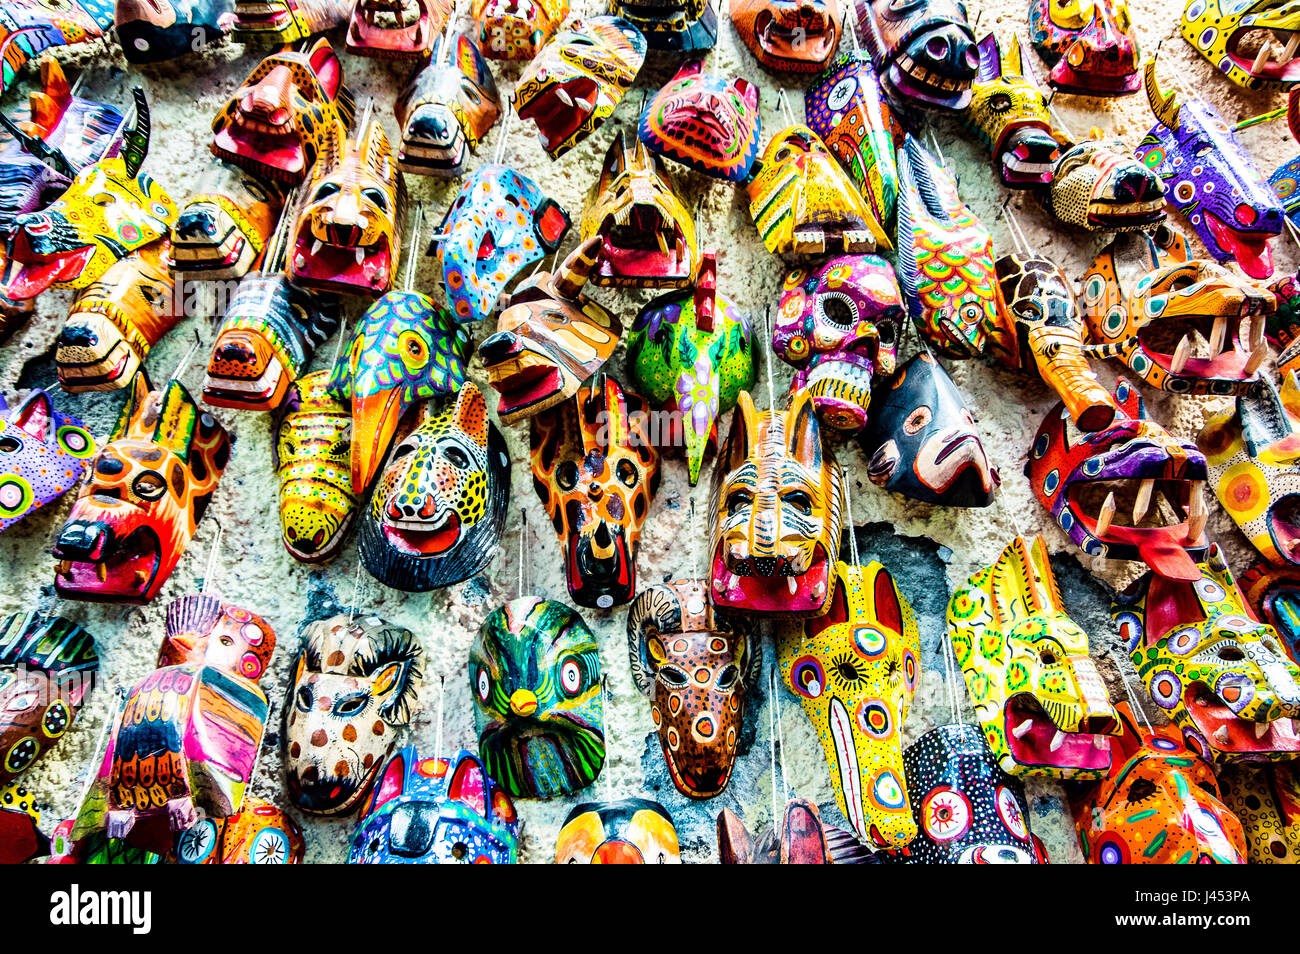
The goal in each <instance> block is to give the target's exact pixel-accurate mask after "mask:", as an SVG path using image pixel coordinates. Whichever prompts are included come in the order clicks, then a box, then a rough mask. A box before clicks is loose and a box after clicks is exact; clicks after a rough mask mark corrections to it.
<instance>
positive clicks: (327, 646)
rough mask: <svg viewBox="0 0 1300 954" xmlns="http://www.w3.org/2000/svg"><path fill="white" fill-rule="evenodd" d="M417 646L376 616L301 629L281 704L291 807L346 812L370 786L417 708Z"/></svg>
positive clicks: (420, 675)
mask: <svg viewBox="0 0 1300 954" xmlns="http://www.w3.org/2000/svg"><path fill="white" fill-rule="evenodd" d="M423 679H424V649H423V648H422V647H421V646H420V641H419V640H418V639H416V637H415V634H414V633H412V632H411V631H410V630H409V629H406V628H405V627H402V626H398V625H397V624H395V623H389V622H386V621H385V620H382V619H380V618H379V617H378V616H364V615H362V614H359V613H358V614H356V615H355V616H353V615H351V614H349V615H341V616H334V617H332V618H330V619H323V620H318V621H316V622H314V623H312V624H311V625H310V626H308V627H307V631H306V633H305V634H304V643H303V648H302V651H301V652H299V653H298V661H297V662H296V663H295V664H294V675H293V685H292V686H291V687H290V690H289V697H288V699H286V700H285V704H284V754H285V765H284V771H285V780H286V782H287V783H288V787H289V797H290V798H291V799H292V801H293V804H294V806H295V807H297V808H299V809H300V810H302V811H304V812H308V813H310V814H312V815H343V814H346V813H347V812H350V811H351V810H352V809H353V808H355V807H356V805H357V804H358V803H359V802H360V800H361V798H362V797H363V796H364V795H365V794H366V792H368V791H369V790H370V786H371V783H372V782H374V780H375V779H376V778H377V777H378V776H379V772H380V770H381V769H382V768H383V766H384V762H385V761H386V760H387V759H388V756H389V755H390V754H391V753H392V751H393V748H394V747H395V746H396V745H397V736H398V734H399V733H400V732H401V730H402V728H403V727H404V726H405V725H407V723H409V722H410V721H411V718H412V717H413V716H414V715H415V714H416V713H417V712H418V711H419V709H420V687H421V685H422V684H423Z"/></svg>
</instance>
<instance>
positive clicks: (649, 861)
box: [555, 798, 682, 865]
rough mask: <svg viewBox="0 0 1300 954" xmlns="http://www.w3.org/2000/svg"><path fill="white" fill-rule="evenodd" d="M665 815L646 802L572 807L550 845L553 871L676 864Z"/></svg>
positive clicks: (659, 807)
mask: <svg viewBox="0 0 1300 954" xmlns="http://www.w3.org/2000/svg"><path fill="white" fill-rule="evenodd" d="M681 861H682V858H681V853H680V851H679V849H678V847H677V829H676V828H674V827H673V819H672V816H671V815H669V814H668V809H666V808H664V807H663V806H662V805H660V804H659V803H658V802H652V801H650V800H649V799H648V798H620V799H618V800H617V801H609V802H583V803H582V804H579V805H575V806H573V809H572V810H571V811H570V812H569V814H568V816H567V817H566V818H565V819H564V826H563V827H562V828H561V829H560V834H559V836H558V837H557V838H556V840H555V863H556V864H557V865H570V864H580V865H585V864H592V865H676V864H681Z"/></svg>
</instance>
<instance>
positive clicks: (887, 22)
mask: <svg viewBox="0 0 1300 954" xmlns="http://www.w3.org/2000/svg"><path fill="white" fill-rule="evenodd" d="M855 5H856V13H857V17H858V22H859V23H860V24H861V25H862V31H863V33H864V35H865V39H866V47H867V49H868V50H870V51H871V59H872V61H873V62H874V63H875V66H876V72H877V73H878V74H880V80H881V87H882V88H883V89H884V91H885V94H886V95H887V96H889V98H890V100H891V101H892V102H893V103H894V104H895V105H898V106H903V107H911V106H921V107H923V108H927V109H938V110H950V111H953V112H957V111H959V110H962V109H965V108H966V106H967V104H968V103H969V102H970V87H971V83H972V82H973V81H974V79H975V74H976V70H978V68H979V53H978V52H977V51H976V49H975V33H974V31H972V30H971V28H970V23H969V21H968V18H967V16H966V5H965V4H964V3H962V2H961V0H901V2H899V0H855Z"/></svg>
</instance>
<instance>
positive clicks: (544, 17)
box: [470, 0, 569, 61]
mask: <svg viewBox="0 0 1300 954" xmlns="http://www.w3.org/2000/svg"><path fill="white" fill-rule="evenodd" d="M568 15H569V0H474V3H473V5H472V6H471V8H470V16H471V17H473V19H474V22H475V23H477V24H478V45H479V48H480V49H482V50H483V55H484V56H488V57H491V58H492V59H494V60H525V61H527V60H531V59H532V58H533V57H534V56H536V55H537V53H538V51H540V50H541V48H542V47H543V46H544V45H545V44H546V41H547V40H549V39H550V38H551V34H553V33H554V32H555V28H556V27H558V26H559V25H560V24H561V23H563V22H564V18H565V17H567V16H568Z"/></svg>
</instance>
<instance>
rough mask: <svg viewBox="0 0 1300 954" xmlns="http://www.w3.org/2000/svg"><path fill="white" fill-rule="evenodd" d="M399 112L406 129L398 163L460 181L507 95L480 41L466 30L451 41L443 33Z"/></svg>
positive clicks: (404, 93)
mask: <svg viewBox="0 0 1300 954" xmlns="http://www.w3.org/2000/svg"><path fill="white" fill-rule="evenodd" d="M394 111H395V112H396V114H397V124H398V126H400V127H401V130H402V141H401V144H400V145H399V147H398V150H397V167H398V168H399V169H401V170H402V171H403V172H409V173H413V174H416V175H426V176H436V177H437V178H440V179H454V178H456V177H457V176H459V175H461V174H462V173H463V172H464V171H465V167H466V165H467V164H468V162H469V152H470V150H471V149H477V148H478V144H479V142H480V141H481V140H482V139H483V137H484V136H486V135H487V133H488V130H489V129H491V128H492V124H493V123H495V122H496V121H497V117H498V116H500V115H501V98H500V95H499V94H498V93H497V83H496V80H495V79H494V78H493V77H492V71H491V70H490V69H488V65H487V62H486V61H485V60H484V59H483V54H482V53H480V52H479V50H478V47H477V46H475V45H474V41H473V40H471V39H470V38H469V37H467V36H463V35H460V34H457V35H455V36H454V37H452V38H451V40H450V41H448V38H447V37H446V36H445V35H439V36H438V38H437V40H436V41H435V42H434V45H433V54H432V59H431V61H430V62H429V64H428V65H427V66H425V67H424V69H422V70H420V72H418V73H416V74H415V76H413V77H412V78H411V82H410V83H409V84H408V85H407V86H406V88H405V89H404V90H403V91H402V93H401V95H400V96H398V98H397V103H396V105H395V106H394Z"/></svg>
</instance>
